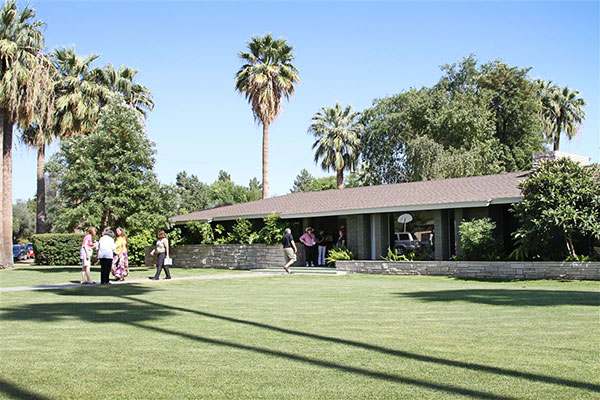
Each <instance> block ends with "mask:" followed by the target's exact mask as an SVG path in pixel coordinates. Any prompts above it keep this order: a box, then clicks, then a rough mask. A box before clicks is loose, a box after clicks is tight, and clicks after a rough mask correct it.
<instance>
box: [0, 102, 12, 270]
mask: <svg viewBox="0 0 600 400" xmlns="http://www.w3.org/2000/svg"><path fill="white" fill-rule="evenodd" d="M5 118H8V116H7V113H6V110H5V109H3V108H0V150H1V149H3V145H2V143H3V142H4V119H5ZM3 153H4V152H3V151H0V203H1V202H2V197H4V192H3V184H2V181H3V180H4V173H3V171H2V165H4V163H3V160H4V157H3ZM3 221H4V211H2V209H0V269H2V268H4V259H5V258H6V257H5V253H6V252H8V250H6V251H5V249H4V230H3V226H4V223H3ZM11 250H12V248H11Z"/></svg>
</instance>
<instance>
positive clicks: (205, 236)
mask: <svg viewBox="0 0 600 400" xmlns="http://www.w3.org/2000/svg"><path fill="white" fill-rule="evenodd" d="M186 228H187V229H188V231H190V233H191V234H192V236H193V238H192V243H200V244H212V243H213V242H214V240H215V234H214V232H213V228H212V226H211V225H210V223H209V222H205V221H192V222H188V223H187V224H186Z"/></svg>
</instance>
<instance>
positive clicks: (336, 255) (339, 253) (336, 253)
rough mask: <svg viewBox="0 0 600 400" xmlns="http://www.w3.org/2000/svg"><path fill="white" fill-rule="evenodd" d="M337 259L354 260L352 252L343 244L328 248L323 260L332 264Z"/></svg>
mask: <svg viewBox="0 0 600 400" xmlns="http://www.w3.org/2000/svg"><path fill="white" fill-rule="evenodd" d="M338 260H354V253H352V252H351V251H350V250H348V249H347V248H346V247H344V246H339V247H334V248H332V249H331V250H329V253H328V254H327V258H326V259H325V261H327V263H328V264H333V263H334V262H336V261H338Z"/></svg>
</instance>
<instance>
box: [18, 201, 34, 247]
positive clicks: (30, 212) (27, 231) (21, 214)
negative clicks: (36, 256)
mask: <svg viewBox="0 0 600 400" xmlns="http://www.w3.org/2000/svg"><path fill="white" fill-rule="evenodd" d="M34 233H35V200H27V201H21V200H17V202H16V203H15V204H14V205H13V236H14V237H15V238H17V239H22V240H27V241H29V240H30V239H31V236H32V235H33V234H34Z"/></svg>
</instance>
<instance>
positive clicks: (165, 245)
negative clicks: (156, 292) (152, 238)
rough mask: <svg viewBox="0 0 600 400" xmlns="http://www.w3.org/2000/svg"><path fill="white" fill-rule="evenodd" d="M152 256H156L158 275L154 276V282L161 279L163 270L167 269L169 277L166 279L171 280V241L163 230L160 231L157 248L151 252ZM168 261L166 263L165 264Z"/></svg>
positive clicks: (166, 272)
mask: <svg viewBox="0 0 600 400" xmlns="http://www.w3.org/2000/svg"><path fill="white" fill-rule="evenodd" d="M150 255H156V275H154V276H153V277H152V278H150V279H152V280H154V281H157V280H158V279H159V278H160V273H161V272H162V269H163V268H164V269H165V274H166V275H167V277H166V278H165V279H171V272H169V267H168V265H171V262H170V260H171V259H170V258H169V239H167V234H166V233H165V231H163V230H162V229H161V230H160V231H158V240H157V241H156V247H155V248H154V250H152V251H151V252H150ZM165 259H166V261H167V262H166V263H165Z"/></svg>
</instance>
